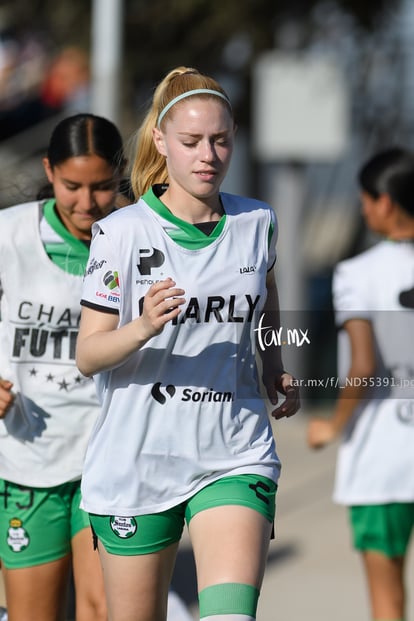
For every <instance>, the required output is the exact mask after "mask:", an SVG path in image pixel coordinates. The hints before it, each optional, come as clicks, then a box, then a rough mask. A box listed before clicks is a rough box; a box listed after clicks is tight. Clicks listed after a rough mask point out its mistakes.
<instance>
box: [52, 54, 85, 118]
mask: <svg viewBox="0 0 414 621" xmlns="http://www.w3.org/2000/svg"><path fill="white" fill-rule="evenodd" d="M89 83H90V71H89V58H88V56H87V54H86V53H85V52H84V51H83V50H81V49H80V48H77V47H67V48H64V49H63V50H62V51H61V52H59V53H58V54H57V55H56V57H55V58H54V59H53V60H52V63H51V64H50V66H49V69H48V72H47V74H46V77H45V80H44V82H43V84H42V88H41V93H40V96H41V102H42V104H43V106H44V107H45V109H46V110H49V111H50V112H60V111H62V110H65V112H85V111H86V108H87V107H88V105H89Z"/></svg>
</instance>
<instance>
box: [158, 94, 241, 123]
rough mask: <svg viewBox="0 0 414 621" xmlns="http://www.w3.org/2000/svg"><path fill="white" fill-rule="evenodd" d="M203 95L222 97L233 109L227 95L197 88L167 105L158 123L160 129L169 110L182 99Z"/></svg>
mask: <svg viewBox="0 0 414 621" xmlns="http://www.w3.org/2000/svg"><path fill="white" fill-rule="evenodd" d="M203 94H205V95H215V96H216V97H220V99H223V100H224V101H225V102H226V103H227V104H228V105H229V106H230V108H231V103H230V101H229V99H228V98H227V97H226V96H225V95H223V93H220V91H215V90H213V89H211V88H195V89H194V90H192V91H187V92H185V93H182V94H181V95H178V96H177V97H174V99H171V101H170V102H169V103H167V105H166V106H165V108H164V109H163V110H161V112H160V115H159V117H158V121H157V125H158V127H159V126H160V125H161V121H162V119H163V118H164V117H165V115H166V114H167V112H168V110H170V109H171V108H172V107H173V106H175V104H176V103H178V102H179V101H181V100H182V99H185V98H186V97H191V96H192V95H203Z"/></svg>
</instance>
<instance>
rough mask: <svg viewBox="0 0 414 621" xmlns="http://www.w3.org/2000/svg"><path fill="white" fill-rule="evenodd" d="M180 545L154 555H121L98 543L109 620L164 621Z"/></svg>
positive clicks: (175, 544)
mask: <svg viewBox="0 0 414 621" xmlns="http://www.w3.org/2000/svg"><path fill="white" fill-rule="evenodd" d="M177 548H178V542H177V543H174V544H172V545H170V546H168V547H167V548H164V549H163V550H160V551H158V552H154V553H152V554H139V555H135V556H120V555H117V554H111V553H109V552H107V551H106V550H105V547H104V546H103V545H101V543H99V555H100V558H101V562H102V567H103V574H104V581H105V591H106V596H107V605H108V610H109V617H110V619H111V620H112V621H118V620H120V619H140V621H164V619H165V618H166V614H167V598H168V588H169V584H170V581H171V577H172V572H173V567H174V563H175V558H176V554H177Z"/></svg>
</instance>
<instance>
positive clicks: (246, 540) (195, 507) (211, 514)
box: [186, 475, 277, 590]
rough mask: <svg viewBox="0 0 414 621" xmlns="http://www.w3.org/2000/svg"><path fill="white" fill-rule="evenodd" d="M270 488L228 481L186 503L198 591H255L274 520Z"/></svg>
mask: <svg viewBox="0 0 414 621" xmlns="http://www.w3.org/2000/svg"><path fill="white" fill-rule="evenodd" d="M276 489H277V486H276V484H275V483H274V482H273V481H271V480H269V479H267V478H265V477H261V476H256V475H238V476H228V477H225V478H224V479H220V480H218V481H216V482H214V483H211V484H210V485H208V486H207V487H205V488H204V489H202V490H201V491H200V492H198V493H197V494H196V495H195V496H194V497H193V498H191V499H190V500H189V501H188V503H187V508H186V519H187V522H188V524H189V533H190V537H191V540H192V544H193V549H194V555H195V561H196V566H197V576H198V586H199V590H201V589H203V588H204V587H205V586H209V585H212V584H216V583H218V582H240V583H243V584H250V585H252V586H255V587H257V588H260V585H261V583H262V579H263V573H264V568H265V565H266V559H267V553H268V548H269V542H270V537H271V533H272V528H273V521H274V517H275V496H276Z"/></svg>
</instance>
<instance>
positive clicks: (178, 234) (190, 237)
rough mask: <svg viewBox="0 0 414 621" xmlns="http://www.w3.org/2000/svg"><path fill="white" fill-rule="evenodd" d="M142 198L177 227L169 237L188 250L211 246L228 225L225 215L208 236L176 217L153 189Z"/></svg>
mask: <svg viewBox="0 0 414 621" xmlns="http://www.w3.org/2000/svg"><path fill="white" fill-rule="evenodd" d="M142 198H143V199H144V200H145V202H146V203H147V205H148V206H149V207H150V208H151V209H153V210H154V211H155V212H156V213H157V214H158V215H159V216H161V217H162V218H164V219H165V220H167V221H168V222H170V223H171V224H173V225H174V226H176V227H177V228H176V229H173V230H169V231H168V235H169V237H171V239H172V240H173V241H175V242H176V243H177V244H179V245H180V246H182V247H183V248H186V249H188V250H199V249H201V248H205V247H206V246H209V245H210V244H211V243H212V242H214V241H215V240H216V239H217V238H218V237H219V236H220V235H221V233H222V232H223V229H224V225H225V224H226V214H224V215H223V216H222V217H221V218H220V220H219V221H218V222H217V224H216V226H215V227H214V230H213V231H212V232H211V233H210V235H206V234H205V233H203V231H201V230H200V229H199V228H198V227H196V226H195V225H194V224H191V223H190V222H186V221H185V220H181V218H177V216H174V214H172V213H171V211H170V210H169V209H168V208H167V207H166V206H165V205H164V203H163V202H162V201H160V199H159V198H158V197H157V196H155V194H154V192H153V189H152V188H151V189H150V190H148V192H146V193H145V194H144V196H143V197H142Z"/></svg>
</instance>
